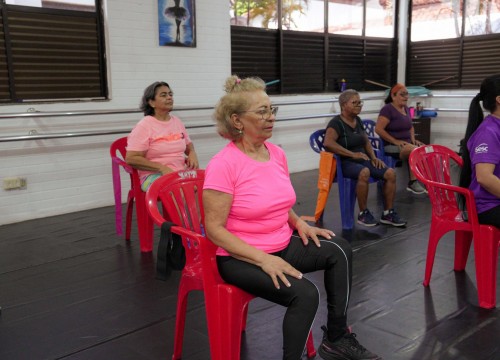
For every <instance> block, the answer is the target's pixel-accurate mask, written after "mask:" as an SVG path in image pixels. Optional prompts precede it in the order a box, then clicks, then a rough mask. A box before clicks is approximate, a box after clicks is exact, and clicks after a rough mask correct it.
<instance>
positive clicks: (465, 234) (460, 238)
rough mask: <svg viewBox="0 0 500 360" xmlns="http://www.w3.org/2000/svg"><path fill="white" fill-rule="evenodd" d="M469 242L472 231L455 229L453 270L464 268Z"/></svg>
mask: <svg viewBox="0 0 500 360" xmlns="http://www.w3.org/2000/svg"><path fill="white" fill-rule="evenodd" d="M471 243H472V233H471V232H470V231H462V230H456V231H455V267H454V270H455V271H463V270H465V265H467V258H468V257H469V251H470V245H471Z"/></svg>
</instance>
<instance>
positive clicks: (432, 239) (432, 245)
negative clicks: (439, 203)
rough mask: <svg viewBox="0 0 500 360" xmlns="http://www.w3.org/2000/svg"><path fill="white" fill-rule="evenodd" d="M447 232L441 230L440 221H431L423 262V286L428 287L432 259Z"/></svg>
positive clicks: (432, 263) (432, 264)
mask: <svg viewBox="0 0 500 360" xmlns="http://www.w3.org/2000/svg"><path fill="white" fill-rule="evenodd" d="M448 231H449V230H445V231H443V230H442V226H441V223H440V221H435V220H432V221H431V228H430V230H429V244H428V245H427V259H426V261H425V276H424V286H429V283H430V282H431V275H432V267H433V266H434V258H435V257H436V249H437V246H438V243H439V240H440V239H441V237H442V236H443V235H444V234H445V233H447V232H448Z"/></svg>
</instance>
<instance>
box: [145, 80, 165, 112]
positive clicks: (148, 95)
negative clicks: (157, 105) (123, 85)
mask: <svg viewBox="0 0 500 360" xmlns="http://www.w3.org/2000/svg"><path fill="white" fill-rule="evenodd" d="M160 86H166V87H168V88H169V89H170V90H172V88H171V87H170V85H168V84H167V83H166V82H165V81H156V82H154V83H152V84H151V85H149V86H148V87H147V88H146V89H144V94H143V95H142V99H141V104H140V105H139V108H140V109H141V110H142V112H143V113H144V116H146V115H153V114H154V113H155V109H153V108H152V107H151V105H149V100H154V99H155V96H156V89H158V88H159V87H160Z"/></svg>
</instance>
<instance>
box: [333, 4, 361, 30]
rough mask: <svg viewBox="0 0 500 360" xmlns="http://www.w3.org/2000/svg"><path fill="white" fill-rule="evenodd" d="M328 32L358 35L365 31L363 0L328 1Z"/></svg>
mask: <svg viewBox="0 0 500 360" xmlns="http://www.w3.org/2000/svg"><path fill="white" fill-rule="evenodd" d="M328 32H329V33H331V34H343V35H357V36H360V35H362V33H363V0H352V1H345V0H333V1H329V2H328Z"/></svg>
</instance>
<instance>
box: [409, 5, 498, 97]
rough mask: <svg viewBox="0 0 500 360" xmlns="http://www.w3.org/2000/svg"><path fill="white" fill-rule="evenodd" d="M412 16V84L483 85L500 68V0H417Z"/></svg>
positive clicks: (410, 54) (410, 56)
mask: <svg viewBox="0 0 500 360" xmlns="http://www.w3.org/2000/svg"><path fill="white" fill-rule="evenodd" d="M464 7H465V9H464ZM411 16H412V22H411V42H410V44H409V48H408V56H407V60H408V63H407V79H406V83H407V84H408V85H422V84H431V85H430V86H429V87H430V88H432V89H450V88H478V87H479V85H480V83H481V81H482V79H484V78H485V77H486V76H489V75H491V74H494V73H498V72H500V62H498V57H499V56H500V2H499V1H498V0H466V1H464V0H413V2H412V8H411ZM462 29H464V30H462Z"/></svg>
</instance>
